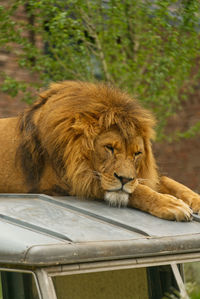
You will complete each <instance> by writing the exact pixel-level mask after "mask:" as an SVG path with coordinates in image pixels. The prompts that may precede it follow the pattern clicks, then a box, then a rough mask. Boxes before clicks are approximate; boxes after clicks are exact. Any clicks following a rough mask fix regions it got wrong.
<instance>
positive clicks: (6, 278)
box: [0, 271, 39, 299]
mask: <svg viewBox="0 0 200 299" xmlns="http://www.w3.org/2000/svg"><path fill="white" fill-rule="evenodd" d="M0 278H1V280H0V299H39V295H38V291H37V287H36V283H35V279H34V277H33V275H32V274H30V273H22V272H14V271H13V272H12V271H1V272H0Z"/></svg>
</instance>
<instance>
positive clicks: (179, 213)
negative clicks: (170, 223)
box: [151, 194, 192, 221]
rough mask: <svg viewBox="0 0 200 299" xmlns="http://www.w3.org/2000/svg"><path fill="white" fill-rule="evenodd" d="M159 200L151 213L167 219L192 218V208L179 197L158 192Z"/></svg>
mask: <svg viewBox="0 0 200 299" xmlns="http://www.w3.org/2000/svg"><path fill="white" fill-rule="evenodd" d="M160 200H161V201H160V204H159V205H158V206H156V208H154V209H153V211H151V214H153V215H155V216H157V217H159V218H162V219H167V220H176V221H190V220H192V210H191V209H190V207H189V206H188V205H187V204H186V203H185V202H183V201H182V200H181V199H178V198H176V197H174V196H172V195H168V194H160Z"/></svg>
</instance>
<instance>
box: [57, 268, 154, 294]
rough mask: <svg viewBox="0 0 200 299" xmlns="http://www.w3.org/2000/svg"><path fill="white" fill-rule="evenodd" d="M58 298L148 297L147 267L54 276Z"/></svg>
mask: <svg viewBox="0 0 200 299" xmlns="http://www.w3.org/2000/svg"><path fill="white" fill-rule="evenodd" d="M53 282H54V286H55V290H56V294H57V297H58V299H67V298H70V299H108V298H109V299H133V298H134V299H147V298H149V297H148V285H147V272H146V268H138V269H128V270H115V271H102V272H96V273H86V274H85V273H84V274H73V275H64V276H56V277H53Z"/></svg>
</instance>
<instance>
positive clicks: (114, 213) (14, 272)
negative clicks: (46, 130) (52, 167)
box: [0, 194, 200, 299]
mask: <svg viewBox="0 0 200 299" xmlns="http://www.w3.org/2000/svg"><path fill="white" fill-rule="evenodd" d="M199 221H200V218H199V217H198V216H194V219H193V221H192V222H182V223H181V222H173V221H167V220H162V219H159V218H156V217H154V216H151V215H149V214H147V213H143V212H141V211H138V210H134V209H129V208H114V207H109V206H107V205H106V204H105V203H104V202H99V201H89V200H80V199H78V198H75V197H50V196H46V195H33V194H22V195H20V194H16V195H15V194H1V195H0V271H1V272H0V273H1V288H2V290H0V294H1V293H2V294H1V295H0V298H1V299H2V298H3V299H68V298H70V299H80V298H82V299H112V298H114V299H129V298H130V299H131V298H133V299H139V298H140V299H146V298H150V299H160V298H162V297H163V296H164V294H165V293H166V292H167V293H170V292H171V290H172V289H171V287H173V288H174V289H176V290H177V291H178V292H179V293H180V294H181V296H182V298H188V295H187V293H186V289H185V283H184V282H183V274H184V273H183V272H184V270H183V267H182V266H181V265H180V264H183V263H189V262H192V261H195V262H197V261H200V223H199Z"/></svg>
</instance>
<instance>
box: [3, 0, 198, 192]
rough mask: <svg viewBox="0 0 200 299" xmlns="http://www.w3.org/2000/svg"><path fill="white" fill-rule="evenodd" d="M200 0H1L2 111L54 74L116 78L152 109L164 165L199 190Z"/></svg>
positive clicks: (28, 97) (17, 106) (16, 109)
mask: <svg viewBox="0 0 200 299" xmlns="http://www.w3.org/2000/svg"><path fill="white" fill-rule="evenodd" d="M199 6H200V2H199V0H182V1H167V0H165V1H156V0H154V1H152V0H151V1H148V0H119V1H118V0H104V1H103V0H101V1H100V0H96V1H95V0H85V1H82V0H41V1H40V0H38V1H34V0H26V1H24V0H9V1H8V0H5V1H4V0H1V1H0V20H1V21H0V117H9V116H15V115H18V114H19V113H20V112H21V111H22V110H23V109H24V107H26V106H27V105H29V104H30V103H31V102H33V101H34V99H36V98H37V95H38V93H39V92H40V90H42V89H45V88H47V86H48V85H49V83H50V82H51V81H61V80H68V79H73V80H89V81H97V80H103V81H106V82H111V83H112V84H114V85H116V86H118V87H120V88H121V89H123V90H125V91H127V92H128V93H130V94H131V95H132V96H133V97H135V98H137V99H138V100H139V101H140V102H141V103H142V105H144V106H145V107H147V108H148V109H151V110H152V111H153V113H154V115H155V116H156V118H157V120H158V124H157V139H156V141H155V142H154V144H153V148H154V153H155V156H156V159H157V162H158V165H159V169H160V172H161V173H162V174H164V175H168V176H170V177H172V178H174V179H176V180H178V181H180V182H182V183H184V184H185V185H187V186H188V187H190V188H192V189H193V190H195V191H197V192H200V138H199V137H200V135H199V132H200V67H199V66H200V10H199V8H200V7H199Z"/></svg>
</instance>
